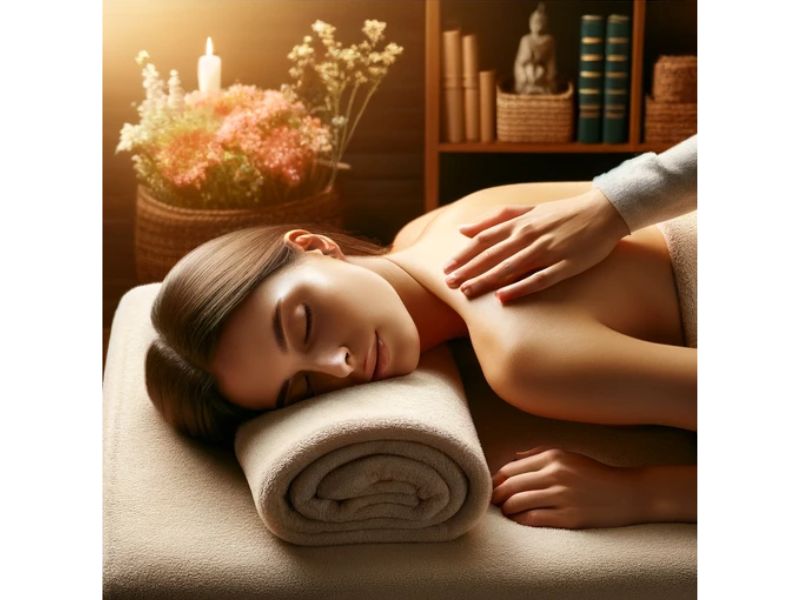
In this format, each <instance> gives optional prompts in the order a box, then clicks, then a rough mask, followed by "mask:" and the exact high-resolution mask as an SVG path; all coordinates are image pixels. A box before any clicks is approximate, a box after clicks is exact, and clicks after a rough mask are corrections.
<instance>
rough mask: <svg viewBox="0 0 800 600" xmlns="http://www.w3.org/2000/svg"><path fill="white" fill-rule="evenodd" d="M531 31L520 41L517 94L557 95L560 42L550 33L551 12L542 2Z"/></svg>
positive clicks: (533, 19) (515, 78)
mask: <svg viewBox="0 0 800 600" xmlns="http://www.w3.org/2000/svg"><path fill="white" fill-rule="evenodd" d="M529 25H530V29H531V32H530V33H528V34H525V35H524V36H522V38H521V39H520V41H519V49H518V50H517V58H516V60H515V61H514V91H516V92H517V93H518V94H554V93H556V91H557V89H556V88H557V85H556V76H557V73H556V40H555V38H554V37H553V36H552V35H550V34H549V33H546V30H547V13H546V12H545V6H544V2H539V4H538V5H537V6H536V10H534V11H533V12H532V13H531V17H530V21H529Z"/></svg>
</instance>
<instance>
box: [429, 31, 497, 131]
mask: <svg viewBox="0 0 800 600" xmlns="http://www.w3.org/2000/svg"><path fill="white" fill-rule="evenodd" d="M495 102H496V100H495V73H494V71H479V70H478V39H477V36H475V35H474V34H470V35H464V36H462V35H461V30H459V29H453V30H449V31H444V32H443V33H442V114H443V115H444V118H443V119H442V125H443V131H442V138H443V139H444V140H445V141H447V142H451V143H460V142H464V141H467V142H477V141H481V142H491V141H493V140H494V139H495Z"/></svg>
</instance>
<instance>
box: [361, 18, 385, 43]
mask: <svg viewBox="0 0 800 600" xmlns="http://www.w3.org/2000/svg"><path fill="white" fill-rule="evenodd" d="M384 29H386V23H384V22H383V21H376V20H375V19H367V20H366V21H364V27H363V29H362V30H361V31H363V32H364V35H366V36H367V37H368V38H369V40H370V41H371V42H372V43H373V44H375V43H376V42H377V41H378V40H380V39H381V37H383V30H384Z"/></svg>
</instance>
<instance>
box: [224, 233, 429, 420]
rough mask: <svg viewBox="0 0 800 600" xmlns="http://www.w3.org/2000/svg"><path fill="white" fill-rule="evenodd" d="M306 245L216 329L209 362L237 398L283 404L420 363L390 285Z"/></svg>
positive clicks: (257, 404) (261, 405) (262, 405)
mask: <svg viewBox="0 0 800 600" xmlns="http://www.w3.org/2000/svg"><path fill="white" fill-rule="evenodd" d="M300 239H301V241H302V238H300ZM331 243H333V242H331ZM304 250H305V254H304V255H303V256H301V257H300V258H299V259H298V260H297V261H295V262H294V263H292V264H291V265H289V266H287V267H285V268H283V269H281V270H279V271H278V272H276V273H274V274H273V275H271V276H269V277H267V279H266V280H265V281H264V282H262V283H261V284H260V285H259V286H258V287H257V288H256V289H255V290H254V291H253V293H252V294H250V296H249V297H248V298H247V299H246V300H245V301H244V302H243V303H242V305H241V306H239V307H238V308H237V309H236V311H234V313H233V314H232V315H231V317H230V318H229V319H228V321H227V322H226V323H225V325H224V326H223V328H222V332H221V336H220V340H219V345H218V346H217V350H216V353H215V355H214V359H213V361H212V368H211V370H212V373H213V374H214V376H215V377H216V379H217V382H218V386H219V388H220V391H221V392H222V393H223V394H224V395H225V397H226V398H228V400H229V401H230V402H232V403H233V404H237V405H239V406H243V407H245V408H251V409H272V408H280V407H282V406H286V405H288V404H292V403H294V402H297V401H299V400H303V399H305V398H308V397H309V396H312V395H317V394H320V393H323V392H328V391H331V390H335V389H339V388H344V387H348V386H352V385H356V384H359V383H364V382H367V381H371V380H375V379H384V378H387V377H394V376H397V375H405V374H407V373H410V372H411V371H413V370H414V369H415V368H416V366H417V363H418V361H419V351H420V343H419V333H418V332H417V329H416V326H415V324H414V321H413V320H412V318H411V315H410V314H409V313H408V311H407V310H406V307H405V305H404V304H403V302H402V300H401V299H400V296H399V295H398V294H397V292H396V291H395V289H394V288H393V287H392V285H391V284H390V283H389V282H388V281H387V280H386V279H384V278H383V277H381V276H380V275H378V274H377V273H375V272H373V271H371V270H369V269H367V268H365V267H363V266H357V265H354V264H352V263H349V262H347V261H346V260H344V257H343V256H341V253H340V251H339V250H338V247H336V252H334V253H332V254H334V256H330V255H326V254H323V253H322V251H321V250H319V249H316V250H310V249H309V248H304Z"/></svg>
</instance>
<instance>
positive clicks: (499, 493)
mask: <svg viewBox="0 0 800 600" xmlns="http://www.w3.org/2000/svg"><path fill="white" fill-rule="evenodd" d="M551 485H552V482H551V481H550V480H549V478H548V477H547V476H546V475H545V474H543V473H541V472H540V471H536V470H531V471H526V472H525V473H520V474H518V475H513V476H511V477H509V478H508V479H506V480H505V481H503V483H501V484H500V485H498V486H497V487H495V488H494V491H493V492H492V504H503V503H504V502H505V501H506V500H508V499H509V498H511V497H512V496H513V495H514V494H519V493H520V492H528V491H531V490H545V489H548V488H549V487H550V486H551Z"/></svg>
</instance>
